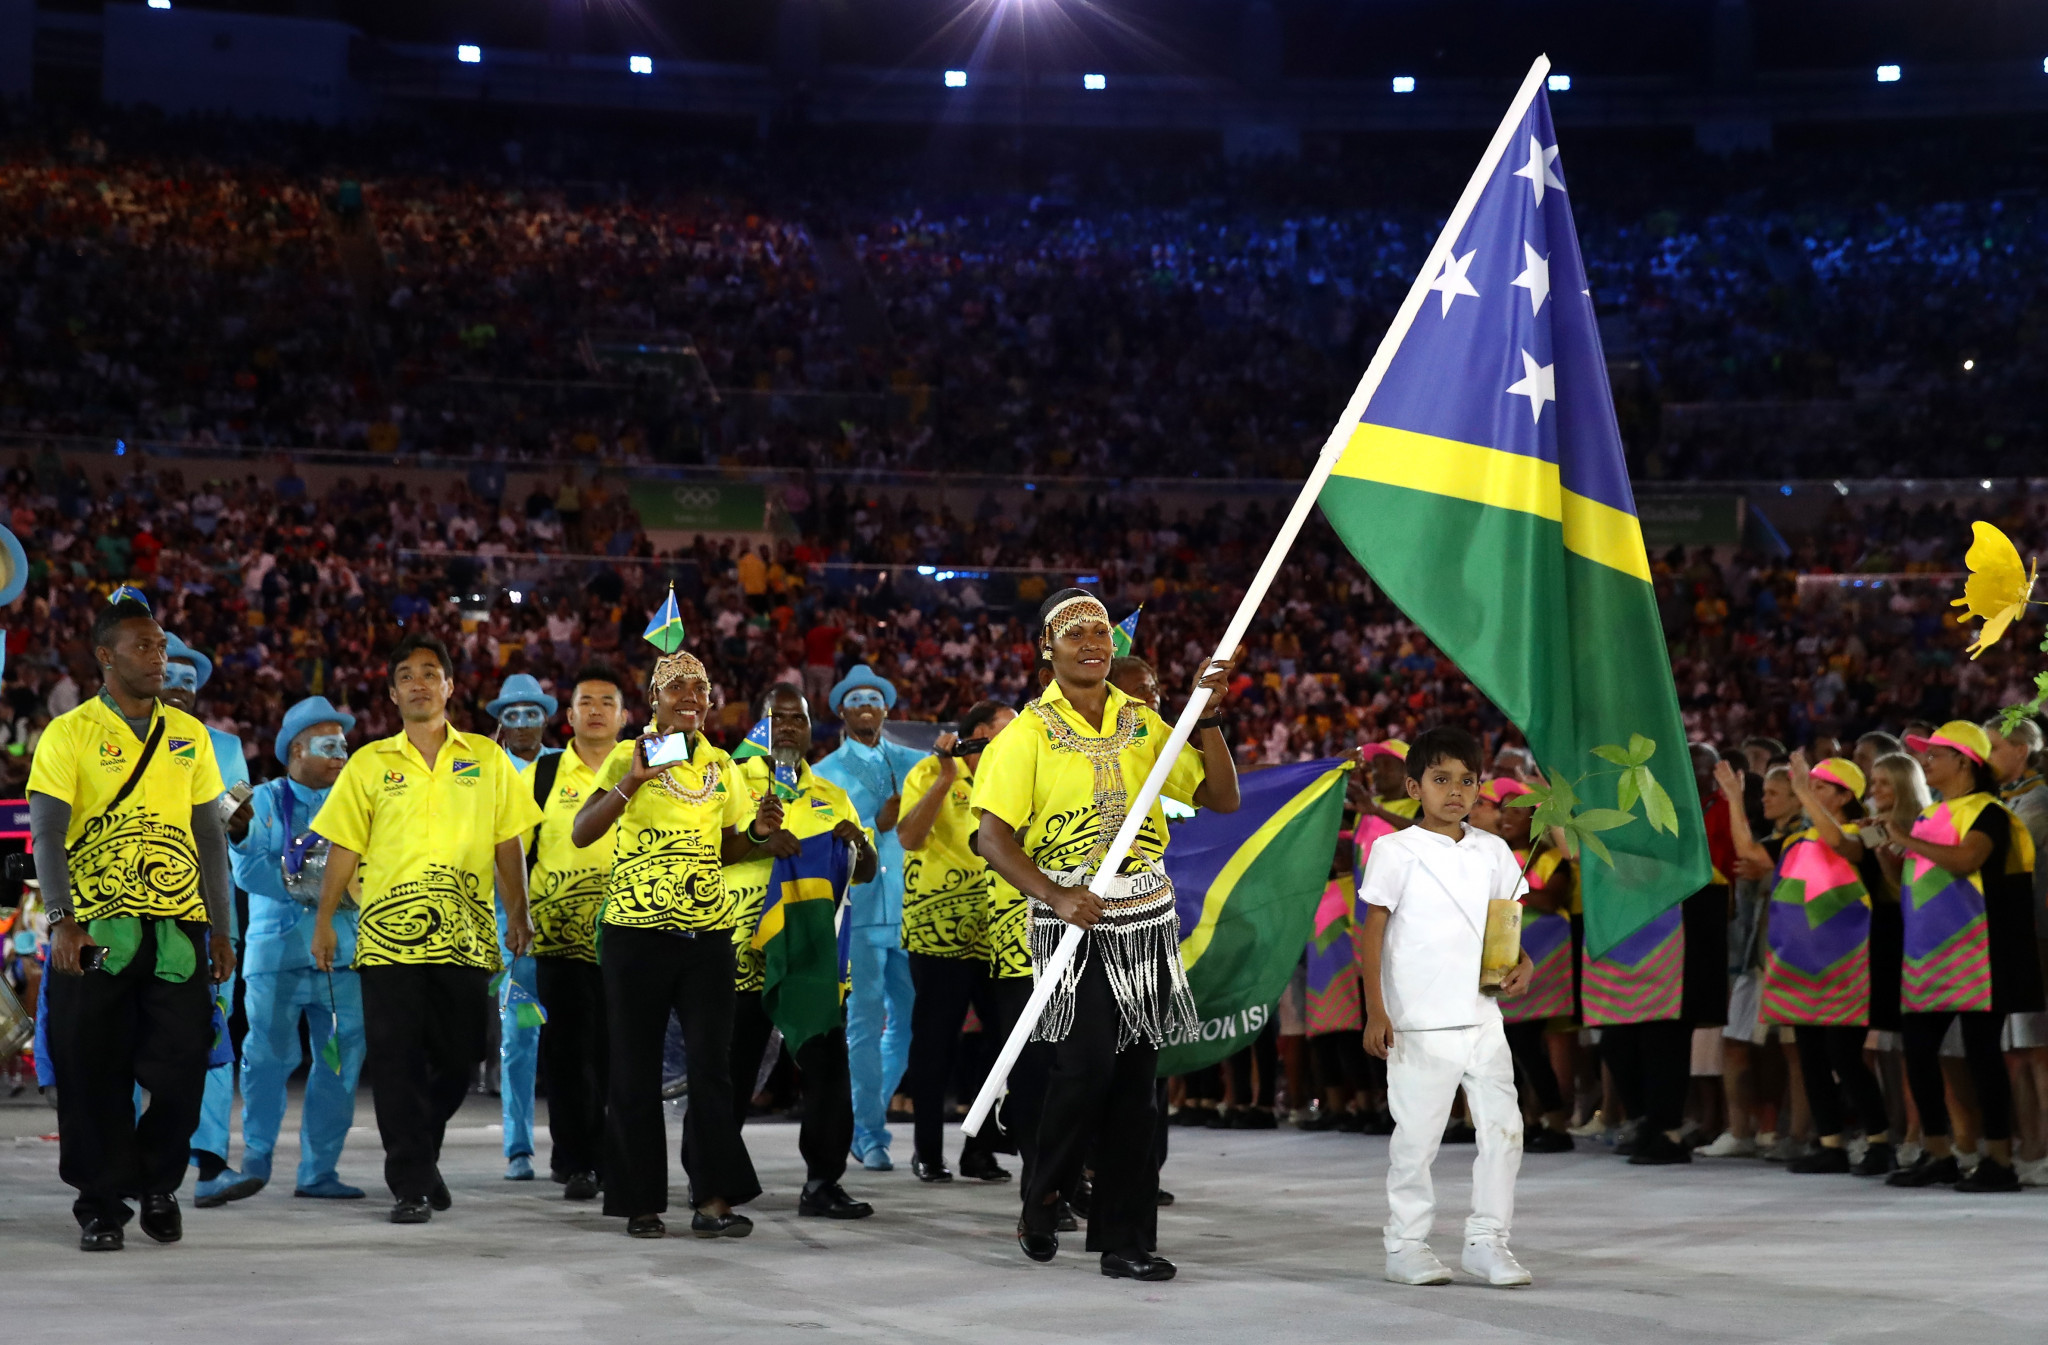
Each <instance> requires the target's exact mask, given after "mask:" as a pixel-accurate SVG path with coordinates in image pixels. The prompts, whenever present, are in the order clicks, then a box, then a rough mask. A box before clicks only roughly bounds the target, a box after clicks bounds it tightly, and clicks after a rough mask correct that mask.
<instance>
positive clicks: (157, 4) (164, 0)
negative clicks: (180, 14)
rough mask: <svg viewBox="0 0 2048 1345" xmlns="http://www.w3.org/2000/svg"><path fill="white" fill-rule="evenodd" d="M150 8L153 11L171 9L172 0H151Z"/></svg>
mask: <svg viewBox="0 0 2048 1345" xmlns="http://www.w3.org/2000/svg"><path fill="white" fill-rule="evenodd" d="M149 7H150V8H151V9H169V8H170V7H171V0H149Z"/></svg>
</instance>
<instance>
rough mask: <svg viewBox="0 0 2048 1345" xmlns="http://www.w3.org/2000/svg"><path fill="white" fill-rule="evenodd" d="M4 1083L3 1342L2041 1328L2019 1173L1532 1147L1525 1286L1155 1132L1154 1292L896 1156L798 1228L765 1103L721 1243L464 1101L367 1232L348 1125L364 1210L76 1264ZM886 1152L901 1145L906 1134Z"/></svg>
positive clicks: (1361, 1142)
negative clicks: (1479, 1279)
mask: <svg viewBox="0 0 2048 1345" xmlns="http://www.w3.org/2000/svg"><path fill="white" fill-rule="evenodd" d="M28 1101H29V1099H27V1098H23V1099H18V1100H17V1101H16V1102H15V1103H14V1104H12V1105H7V1106H0V1275H4V1276H5V1279H6V1281H7V1283H8V1286H9V1289H10V1292H9V1293H8V1294H7V1300H8V1309H7V1313H6V1319H7V1321H8V1323H9V1327H10V1328H11V1331H10V1333H12V1332H19V1333H20V1336H19V1338H20V1339H23V1340H28V1341H37V1342H48V1341H71V1340H85V1339H91V1340H95V1341H122V1342H130V1341H157V1340H196V1339H201V1338H204V1339H207V1340H209V1341H212V1342H216V1343H221V1342H226V1343H228V1345H240V1342H258V1341H263V1342H268V1341H291V1342H295V1343H296V1342H308V1341H319V1342H326V1341H390V1340H400V1339H406V1340H422V1341H424V1340H432V1341H472V1340H476V1341H486V1340H488V1341H497V1342H507V1341H521V1340H547V1341H550V1342H558V1341H571V1340H592V1341H603V1342H623V1341H639V1340H673V1341H679V1342H689V1343H690V1345H711V1343H712V1342H723V1341H745V1342H764V1343H765V1342H783V1341H789V1342H799V1343H805V1345H809V1343H813V1342H817V1341H819V1340H824V1339H847V1340H861V1341H877V1342H882V1341H886V1342H940V1341H947V1342H951V1341H973V1342H991V1343H992V1345H993V1343H998V1342H1030V1343H1032V1345H1041V1343H1046V1342H1059V1341H1108V1340H1116V1341H1143V1342H1150V1341H1162V1342H1164V1341H1172V1342H1190V1343H1194V1342H1218V1343H1219V1345H1254V1343H1256V1342H1268V1341H1271V1342H1290V1343H1291V1342H1339V1341H1343V1342H1349V1341H1378V1340H1388V1341H1402V1342H1437V1341H1444V1342H1449V1341H1475V1342H1476V1341H1485V1342H1495V1341H1533V1340H1542V1341H1586V1342H1615V1343H1616V1345H1638V1343H1640V1345H1680V1343H1690V1342H1722V1341H1859V1342H1860V1341H1898V1342H1901V1345H1950V1343H1951V1342H1953V1343H1955V1345H1962V1343H1963V1342H1969V1345H1986V1343H1988V1342H2001V1341H2029V1342H2039V1341H2041V1340H2043V1339H2044V1338H2048V1191H2029V1192H2027V1193H2025V1194H2023V1195H2018V1196H2005V1197H1991V1196H1978V1197H1968V1196H1958V1195H1955V1194H1952V1193H1949V1192H1939V1191H1938V1192H1908V1191H1893V1190H1887V1189H1884V1188H1883V1187H1881V1186H1878V1185H1876V1184H1873V1183H1869V1182H1864V1181H1858V1180H1855V1179H1852V1178H1847V1177H1793V1176H1790V1175H1788V1174H1787V1173H1785V1172H1784V1171H1783V1170H1782V1169H1780V1168H1776V1167H1771V1166H1767V1165H1765V1164H1762V1163H1758V1162H1748V1161H1735V1162H1721V1163H1705V1162H1703V1163H1699V1164H1695V1165H1694V1166H1692V1167H1690V1168H1664V1169H1656V1168H1631V1167H1629V1166H1627V1165H1626V1164H1625V1163H1623V1162H1622V1161H1621V1160H1619V1159H1616V1158H1614V1157H1613V1156H1612V1155H1611V1154H1610V1153H1607V1152H1606V1151H1597V1152H1581V1153H1577V1154H1569V1155H1559V1156H1532V1157H1531V1158H1530V1159H1529V1160H1528V1161H1527V1162H1526V1163H1525V1165H1524V1167H1523V1170H1522V1181H1521V1185H1520V1192H1519V1194H1520V1209H1519V1213H1518V1218H1517V1225H1516V1236H1515V1247H1516V1249H1517V1251H1518V1253H1519V1254H1520V1256H1521V1257H1522V1259H1523V1260H1524V1262H1525V1263H1526V1264H1527V1265H1528V1266H1529V1267H1530V1269H1531V1270H1532V1271H1534V1273H1535V1275H1536V1281H1537V1283H1536V1286H1535V1287H1534V1288H1533V1289H1526V1290H1515V1291H1505V1290H1498V1289H1489V1288H1486V1287H1484V1286H1482V1285H1479V1284H1477V1283H1475V1282H1472V1281H1470V1280H1468V1279H1464V1278H1462V1277H1461V1279H1460V1282H1458V1283H1456V1284H1453V1285H1450V1286H1446V1287H1442V1288H1431V1289H1411V1288H1402V1287H1397V1286H1395V1285H1390V1284H1387V1283H1385V1282H1383V1281H1382V1280H1381V1279H1380V1278H1379V1268H1380V1260H1381V1256H1380V1247H1379V1231H1378V1224H1379V1222H1380V1220H1381V1218H1382V1217H1383V1214H1384V1209H1385V1205H1384V1200H1383V1195H1382V1189H1383V1188H1382V1181H1383V1179H1384V1174H1385V1164H1386V1142H1385V1141H1384V1140H1377V1139H1368V1138H1362V1137H1355V1136H1342V1135H1334V1134H1332V1135H1309V1134H1301V1133H1297V1132H1294V1131H1291V1130H1281V1131H1279V1132H1267V1133H1259V1132H1250V1133H1246V1132H1216V1131H1194V1130H1175V1131H1174V1132H1173V1146H1174V1147H1173V1156H1172V1158H1171V1160H1170V1161H1169V1163H1168V1165H1167V1169H1166V1174H1165V1179H1166V1184H1167V1186H1168V1187H1169V1188H1170V1189H1172V1190H1173V1191H1175V1192H1176V1193H1178V1195H1179V1197H1180V1203H1179V1204H1178V1205H1176V1206H1174V1207H1173V1208H1171V1209H1168V1210H1166V1211H1163V1212H1162V1215H1161V1220H1160V1241H1161V1250H1162V1251H1163V1252H1165V1253H1166V1254H1168V1255H1170V1256H1172V1257H1173V1258H1175V1259H1176V1260H1177V1261H1178V1262H1179V1263H1180V1265H1181V1276H1180V1278H1179V1280H1178V1281H1176V1282H1174V1283H1171V1284H1163V1285H1137V1284H1132V1283H1129V1282H1119V1281H1110V1280H1106V1279H1103V1278H1102V1277H1101V1276H1100V1275H1099V1274H1098V1272H1097V1267H1096V1259H1095V1258H1094V1257H1092V1256H1089V1255H1087V1254H1085V1253H1083V1252H1081V1251H1080V1250H1079V1247H1080V1242H1081V1239H1080V1236H1079V1235H1070V1236H1069V1239H1068V1241H1069V1244H1070V1249H1069V1250H1065V1251H1063V1252H1062V1253H1061V1255H1060V1257H1059V1259H1058V1260H1057V1261H1055V1262H1054V1263H1053V1264H1051V1265H1047V1266H1038V1265H1033V1264H1031V1263H1029V1262H1027V1261H1025V1260H1024V1258H1023V1257H1022V1256H1021V1255H1020V1254H1019V1252H1018V1251H1017V1247H1016V1243H1015V1240H1014V1238H1013V1236H1012V1228H1013V1226H1014V1221H1015V1205H1014V1201H1015V1199H1016V1197H1015V1193H1014V1192H1015V1188H1014V1186H983V1185H981V1184H978V1183H955V1184H954V1185H951V1186H925V1185H921V1184H919V1183H918V1182H917V1181H916V1180H915V1179H914V1178H913V1177H912V1176H911V1175H910V1173H909V1171H908V1164H907V1162H905V1164H904V1166H903V1167H902V1168H900V1169H899V1170H897V1171H896V1172H893V1173H886V1174H869V1173H860V1172H856V1173H854V1174H851V1176H850V1177H849V1180H848V1182H847V1185H848V1187H849V1188H850V1189H851V1190H852V1191H853V1192H854V1193H855V1194H856V1195H858V1196H860V1197H863V1198H868V1199H872V1200H873V1201H874V1202H875V1204H876V1205H877V1207H878V1213H877V1214H876V1215H875V1217H874V1218H872V1219H870V1220H867V1221H865V1222H862V1223H854V1224H837V1223H829V1222H826V1221H823V1220H818V1219H800V1218H798V1217H797V1215H796V1211H795V1204H796V1191H797V1187H798V1186H799V1184H800V1182H801V1178H802V1169H801V1165H800V1163H799V1162H798V1159H797V1154H796V1128H795V1126H794V1125H791V1124H787V1123H762V1124H755V1125H751V1126H749V1128H748V1131H747V1134H748V1140H749V1145H750V1147H751V1148H752V1150H753V1153H754V1156H755V1162H756V1163H757V1165H758V1166H759V1169H760V1172H761V1177H762V1184H763V1185H764V1186H765V1187H766V1188H767V1190H766V1193H765V1194H764V1195H763V1196H762V1197H761V1198H760V1199H759V1200H758V1201H756V1202H755V1203H754V1205H753V1206H752V1208H751V1210H750V1213H752V1215H753V1216H754V1218H755V1220H756V1221H757V1222H758V1225H759V1227H758V1230H757V1232H756V1233H755V1235H754V1236H753V1237H752V1238H750V1239H747V1240H745V1241H740V1242H731V1241H718V1242H698V1241H695V1240H693V1239H690V1238H688V1237H676V1236H671V1237H670V1238H669V1239H668V1240H666V1241H662V1242H640V1241H632V1240H629V1239H628V1238H626V1237H625V1236H624V1233H623V1231H622V1224H621V1223H620V1222H619V1221H615V1220H607V1219H605V1218H603V1217H602V1216H601V1215H599V1214H598V1213H597V1212H596V1210H595V1209H593V1208H590V1207H579V1206H572V1205H568V1204H566V1203H564V1202H563V1201H562V1200H561V1199H560V1188H559V1187H557V1186H555V1185H553V1184H552V1183H550V1182H548V1181H547V1180H546V1179H545V1178H544V1177H543V1179H542V1180H540V1181H537V1182H533V1183H525V1184H514V1183H508V1182H506V1181H504V1180H502V1176H501V1174H502V1171H503V1164H502V1161H501V1159H500V1157H499V1153H498V1145H499V1136H498V1133H497V1132H496V1131H495V1129H494V1128H493V1127H492V1124H491V1123H492V1122H494V1121H495V1120H496V1116H495V1107H494V1105H493V1104H489V1103H487V1102H486V1101H484V1100H482V1099H478V1100H475V1101H474V1102H473V1103H472V1104H471V1106H470V1107H468V1108H466V1109H465V1111H464V1113H463V1115H462V1116H460V1117H459V1118H458V1119H457V1122H456V1125H455V1128H454V1129H453V1130H452V1131H451V1134H450V1141H449V1145H448V1148H447V1151H446V1154H445V1162H444V1165H443V1167H444V1171H445V1173H446V1176H447V1179H448V1183H449V1185H450V1187H451V1188H452V1190H453V1192H454V1196H455V1207H454V1209H453V1210H452V1211H450V1212H449V1213H447V1214H444V1215H440V1216H437V1217H436V1218H435V1220H434V1222H433V1223H432V1224H431V1225H428V1226H426V1227H420V1228H395V1227H392V1226H391V1225H389V1224H387V1223H385V1222H384V1217H383V1216H384V1212H385V1209H386V1205H387V1202H386V1200H385V1199H383V1198H382V1193H381V1191H379V1190H378V1187H379V1185H380V1183H379V1182H378V1180H377V1176H378V1172H379V1151H378V1148H377V1144H376V1137H375V1135H374V1133H372V1132H369V1131H366V1130H359V1131H358V1133H357V1134H356V1135H354V1136H353V1137H352V1138H351V1140H350V1147H349V1151H348V1153H347V1154H346V1155H345V1157H344V1159H343V1164H342V1171H343V1175H344V1176H345V1177H346V1178H348V1179H349V1180H351V1181H354V1182H356V1183H357V1184H359V1185H362V1186H365V1187H369V1188H371V1189H372V1192H373V1194H372V1196H371V1198H370V1199H368V1200H365V1201H363V1202H360V1203H353V1204H349V1205H335V1204H329V1203H324V1202H312V1201H306V1200H295V1199H293V1198H292V1196H291V1194H290V1188H289V1177H286V1178H285V1179H284V1181H283V1183H281V1184H280V1185H273V1186H272V1187H271V1188H270V1189H268V1190H265V1191H264V1192H262V1193H261V1194H260V1195H258V1196H256V1197H255V1198H253V1199H251V1200H248V1201H245V1202H241V1203H238V1204H236V1205H233V1206H230V1207H228V1208H226V1209H219V1210H194V1209H191V1208H190V1189H191V1188H190V1184H189V1183H188V1185H187V1187H186V1192H185V1194H186V1200H187V1209H186V1214H185V1222H186V1236H185V1241H184V1242H183V1243H181V1244H178V1245H176V1246H169V1247H160V1246H157V1245H154V1244H152V1243H150V1242H148V1241H147V1240H146V1239H144V1238H142V1237H141V1236H140V1234H139V1232H138V1231H137V1230H136V1229H135V1227H134V1226H133V1225H132V1224H131V1225H130V1233H129V1238H130V1241H129V1247H128V1250H126V1251H125V1252H122V1253H119V1254H117V1255H110V1256H86V1255H83V1254H81V1253H80V1252H78V1251H77V1250H76V1249H75V1248H76V1244H75V1240H74V1239H75V1235H76V1230H75V1226H74V1225H73V1223H72V1221H71V1217H70V1210H69V1192H68V1190H67V1189H66V1188H64V1187H63V1186H61V1185H60V1184H59V1182H58V1180H57V1146H56V1144H54V1143H52V1142H49V1141H48V1140H45V1139H42V1138H39V1131H45V1130H49V1129H51V1128H53V1122H54V1116H53V1114H52V1113H51V1112H49V1111H48V1110H47V1109H44V1108H40V1107H39V1105H38V1106H33V1107H32V1106H29V1105H26V1104H27V1103H28ZM368 1102H369V1099H368V1095H367V1093H366V1094H365V1095H364V1098H363V1105H362V1107H361V1109H360V1110H359V1112H358V1120H359V1121H362V1122H365V1123H366V1122H367V1121H368V1120H369V1105H368ZM294 1110H295V1111H296V1108H295V1109H294ZM291 1124H296V1116H295V1115H294V1118H293V1120H292V1122H291ZM899 1130H904V1131H907V1127H899ZM290 1133H291V1131H290V1130H288V1131H287V1134H288V1135H289V1134H290ZM951 1143H952V1148H953V1151H954V1152H957V1148H958V1143H957V1136H955V1137H954V1138H953V1139H952V1141H951ZM287 1147H288V1149H294V1146H290V1145H288V1146H287ZM897 1148H898V1152H899V1157H907V1148H908V1135H907V1134H902V1135H900V1136H899V1139H898V1142H897ZM543 1149H545V1141H543ZM294 1151H295V1150H294ZM1469 1155H1470V1150H1464V1151H1462V1152H1460V1151H1458V1150H1449V1151H1447V1152H1446V1155H1445V1157H1444V1158H1442V1159H1440V1160H1439V1163H1438V1172H1439V1177H1440V1180H1439V1183H1438V1194H1439V1198H1440V1199H1441V1201H1442V1202H1443V1208H1444V1209H1446V1210H1448V1211H1450V1212H1452V1215H1453V1217H1452V1218H1448V1219H1446V1218H1443V1217H1442V1216H1440V1217H1439V1233H1438V1236H1437V1238H1436V1240H1435V1241H1436V1243H1437V1246H1438V1250H1439V1252H1440V1254H1442V1255H1444V1257H1445V1258H1446V1260H1453V1259H1454V1258H1455V1254H1456V1243H1457V1239H1456V1233H1457V1229H1458V1226H1459V1224H1458V1219H1459V1218H1461V1217H1462V1213H1463V1206H1464V1201H1465V1199H1466V1197H1467V1195H1468V1191H1469V1183H1468V1180H1467V1174H1466V1172H1465V1171H1464V1169H1465V1168H1466V1167H1467V1165H1468V1164H1469V1161H1470V1160H1469ZM685 1221H686V1219H672V1220H671V1224H672V1226H680V1225H681V1224H682V1223H684V1222H685Z"/></svg>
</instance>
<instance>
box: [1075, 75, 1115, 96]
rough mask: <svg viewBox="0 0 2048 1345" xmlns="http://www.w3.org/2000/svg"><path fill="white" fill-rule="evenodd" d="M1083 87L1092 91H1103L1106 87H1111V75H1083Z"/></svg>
mask: <svg viewBox="0 0 2048 1345" xmlns="http://www.w3.org/2000/svg"><path fill="white" fill-rule="evenodd" d="M1081 87H1082V88H1084V89H1086V90H1088V92H1090V93H1101V92H1102V91H1103V90H1104V89H1106V88H1108V87H1109V76H1107V75H1083V76H1081Z"/></svg>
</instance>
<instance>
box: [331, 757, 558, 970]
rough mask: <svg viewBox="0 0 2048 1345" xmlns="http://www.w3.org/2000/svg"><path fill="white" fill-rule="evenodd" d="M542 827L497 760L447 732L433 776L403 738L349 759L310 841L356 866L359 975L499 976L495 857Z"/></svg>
mask: <svg viewBox="0 0 2048 1345" xmlns="http://www.w3.org/2000/svg"><path fill="white" fill-rule="evenodd" d="M540 820H541V813H540V809H539V808H538V807H537V806H536V805H535V804H534V801H533V783H532V782H531V781H530V780H528V779H526V778H525V777H524V776H522V775H521V774H520V773H519V772H518V771H517V770H515V769H514V768H513V766H512V758H510V757H508V756H506V755H505V750H504V749H503V748H501V747H499V746H498V745H497V744H496V743H494V742H492V741H491V740H490V739H489V738H486V737H483V736H482V735H480V734H475V733H464V732H463V731H462V730H460V729H458V728H456V727H455V726H454V725H452V724H451V725H449V726H448V738H447V741H445V742H444V743H442V744H441V749H440V751H438V752H436V753H435V754H434V764H433V765H431V766H429V765H428V764H427V759H426V758H425V757H423V756H421V755H420V750H419V749H418V748H417V747H414V746H413V745H412V740H411V739H410V738H408V737H406V736H405V732H404V730H400V731H399V732H398V733H396V734H394V735H393V736H391V737H389V738H380V739H379V740H377V741H376V742H374V743H371V744H370V745H369V746H368V747H366V748H364V749H363V750H361V751H359V752H357V753H355V754H354V755H353V756H351V757H350V758H349V759H348V764H347V765H345V766H343V767H342V768H341V778H340V779H338V780H336V781H335V782H334V789H333V790H332V791H331V792H330V793H329V794H328V795H327V802H326V803H325V804H323V805H322V806H321V808H320V812H319V815H318V816H316V817H315V818H314V819H313V830H315V831H317V832H319V833H320V834H321V835H322V836H325V837H326V838H327V839H328V840H330V841H332V842H333V843H334V844H336V845H339V846H342V847H344V848H346V849H349V850H353V851H355V852H356V853H357V854H359V855H361V856H362V859H363V866H362V879H363V895H362V898H361V902H362V911H361V914H360V915H359V916H358V918H357V920H356V959H355V965H356V966H358V967H374V966H389V965H394V964H396V965H405V966H414V965H420V964H434V963H453V964H454V965H456V966H463V967H483V968H485V969H487V970H492V971H495V970H496V969H497V967H498V965H499V964H498V924H497V917H496V913H495V911H494V909H493V907H492V896H493V893H494V892H495V891H496V873H495V869H496V864H497V855H496V852H497V847H498V844H499V843H500V842H502V841H509V840H516V839H518V838H519V837H520V836H522V835H524V834H525V833H526V831H527V830H528V829H529V828H531V827H533V826H534V825H535V824H537V823H538V822H539V821H540Z"/></svg>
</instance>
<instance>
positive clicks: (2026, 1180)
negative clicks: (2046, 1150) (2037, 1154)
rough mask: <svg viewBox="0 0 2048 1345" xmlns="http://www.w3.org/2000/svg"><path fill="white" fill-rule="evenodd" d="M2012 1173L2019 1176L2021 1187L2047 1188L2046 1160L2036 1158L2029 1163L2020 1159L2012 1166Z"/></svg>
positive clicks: (2047, 1160)
mask: <svg viewBox="0 0 2048 1345" xmlns="http://www.w3.org/2000/svg"><path fill="white" fill-rule="evenodd" d="M2013 1171H2015V1172H2017V1173H2018V1174H2019V1178H2020V1185H2021V1186H2048V1158H2036V1159H2035V1160H2034V1161H2033V1162H2031V1163H2029V1162H2027V1161H2026V1160H2025V1159H2022V1160H2020V1161H2019V1162H2017V1163H2015V1164H2013Z"/></svg>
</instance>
